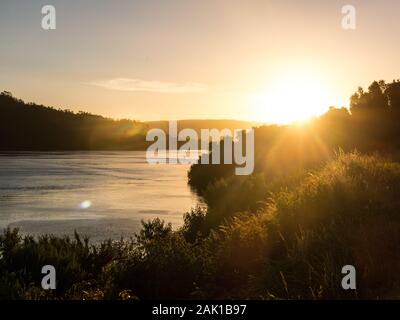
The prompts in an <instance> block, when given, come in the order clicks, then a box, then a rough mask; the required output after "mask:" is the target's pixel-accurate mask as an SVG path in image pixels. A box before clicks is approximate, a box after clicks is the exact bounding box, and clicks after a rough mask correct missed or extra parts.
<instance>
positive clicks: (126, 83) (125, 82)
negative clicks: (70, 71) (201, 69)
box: [85, 78, 207, 93]
mask: <svg viewBox="0 0 400 320" xmlns="http://www.w3.org/2000/svg"><path fill="white" fill-rule="evenodd" d="M85 84H88V85H92V86H97V87H101V88H105V89H109V90H117V91H142V92H157V93H196V92H203V91H205V90H207V86H206V85H204V84H200V83H191V82H189V83H174V82H164V81H146V80H141V79H129V78H116V79H109V80H101V81H92V82H88V83H85Z"/></svg>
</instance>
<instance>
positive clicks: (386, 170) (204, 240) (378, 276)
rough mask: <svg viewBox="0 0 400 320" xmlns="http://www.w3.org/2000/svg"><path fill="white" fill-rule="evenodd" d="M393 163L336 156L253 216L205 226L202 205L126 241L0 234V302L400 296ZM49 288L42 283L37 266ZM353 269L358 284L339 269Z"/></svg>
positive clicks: (399, 173) (146, 226) (398, 206)
mask: <svg viewBox="0 0 400 320" xmlns="http://www.w3.org/2000/svg"><path fill="white" fill-rule="evenodd" d="M399 186H400V165H399V164H397V163H394V162H390V161H386V160H384V159H381V158H379V157H377V156H362V155H360V154H357V153H350V154H338V155H337V156H336V157H335V159H333V160H331V161H329V162H328V163H326V165H324V166H323V167H322V168H320V169H318V170H315V171H313V172H312V173H308V174H307V175H306V176H305V178H304V179H302V180H301V181H300V182H293V183H292V184H290V185H287V186H286V188H284V189H281V190H280V191H278V192H273V193H271V194H270V196H269V197H268V198H267V199H266V202H265V203H264V204H263V207H262V208H261V209H259V210H258V211H257V212H252V213H250V212H242V213H238V214H235V215H232V216H231V217H230V218H229V219H226V220H225V221H224V222H223V223H221V224H220V225H219V227H217V228H213V229H212V230H211V229H209V230H207V224H205V223H204V221H206V220H207V217H208V214H209V212H207V211H205V210H202V209H200V208H197V209H194V210H193V211H192V212H191V213H188V214H186V216H185V224H184V226H183V227H182V228H181V229H180V230H177V231H173V230H172V229H171V226H169V225H166V224H164V223H163V222H162V221H160V220H154V221H151V222H144V223H143V229H142V230H141V231H140V233H139V234H137V235H136V236H135V237H134V238H132V239H130V240H129V241H120V242H111V241H106V242H104V243H103V244H101V245H100V246H97V247H96V246H92V245H90V244H89V243H88V240H87V239H80V237H79V236H78V235H76V237H75V239H68V238H64V239H60V238H56V237H51V236H43V237H40V238H39V239H37V240H35V239H33V238H32V237H26V238H21V236H19V235H18V232H17V230H6V231H5V232H4V234H3V235H2V236H1V237H0V253H1V259H0V298H2V299H4V298H11V299H39V298H40V299H47V298H52V299H135V298H140V299H150V298H151V299H153V298H184V299H186V298H199V299H202V298H213V299H214V298H246V299H247V298H255V299H325V298H338V299H339V298H371V299H375V298H400V275H399V273H398V272H397V271H398V270H399V267H400V241H399V240H400V239H399V237H400V232H399V230H400V216H399V210H400V200H399V199H400V188H399ZM45 264H51V265H54V266H55V267H56V270H57V289H56V290H54V291H51V290H50V291H44V290H42V289H41V286H40V282H41V277H42V275H41V273H40V270H41V267H42V266H43V265H45ZM346 264H352V265H354V266H356V268H357V284H358V288H357V290H356V291H351V290H350V291H345V290H343V289H342V288H341V279H342V275H341V268H342V266H344V265H346Z"/></svg>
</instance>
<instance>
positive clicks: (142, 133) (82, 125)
mask: <svg viewBox="0 0 400 320" xmlns="http://www.w3.org/2000/svg"><path fill="white" fill-rule="evenodd" d="M146 129H147V126H146V125H145V124H143V123H140V122H135V121H131V120H119V121H115V120H112V119H107V118H104V117H101V116H97V115H93V114H89V113H86V112H79V113H74V112H72V111H69V110H57V109H54V108H51V107H45V106H43V105H37V104H34V103H25V102H24V101H22V100H20V99H17V98H15V97H13V96H12V95H11V93H9V92H2V93H1V94H0V137H1V138H0V150H7V151H13V150H15V151H19V150H24V151H34V150H40V151H51V150H145V149H146V148H147V145H148V143H146V139H145V137H146Z"/></svg>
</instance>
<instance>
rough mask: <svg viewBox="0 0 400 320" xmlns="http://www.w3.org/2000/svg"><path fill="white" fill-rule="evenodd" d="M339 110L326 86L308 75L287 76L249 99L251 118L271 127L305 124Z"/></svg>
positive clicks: (339, 103) (316, 77)
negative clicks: (331, 111) (329, 111)
mask: <svg viewBox="0 0 400 320" xmlns="http://www.w3.org/2000/svg"><path fill="white" fill-rule="evenodd" d="M333 105H335V106H341V105H342V104H341V102H340V101H338V100H335V98H334V95H333V94H332V93H331V90H330V89H329V86H327V85H325V84H324V83H323V81H322V80H321V79H320V78H319V77H318V76H316V75H313V74H310V73H297V74H288V75H285V76H282V77H281V78H279V79H277V80H275V81H274V82H272V83H271V84H270V85H267V86H266V87H265V88H264V89H262V90H260V91H258V92H255V93H253V94H251V95H250V109H251V113H252V118H253V119H256V120H257V121H262V122H266V123H274V124H291V123H294V122H305V121H308V120H310V119H311V118H313V117H317V116H319V115H322V114H323V113H325V112H326V111H327V110H328V109H329V107H330V106H333Z"/></svg>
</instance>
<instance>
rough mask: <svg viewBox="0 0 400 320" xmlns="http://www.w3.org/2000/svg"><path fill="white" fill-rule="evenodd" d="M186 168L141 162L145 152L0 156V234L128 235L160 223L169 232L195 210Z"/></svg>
mask: <svg viewBox="0 0 400 320" xmlns="http://www.w3.org/2000/svg"><path fill="white" fill-rule="evenodd" d="M188 169H189V165H182V164H177V165H172V164H158V165H150V164H148V163H147V161H146V158H145V152H144V151H131V152H43V153H42V152H29V153H26V152H24V153H2V154H0V228H1V229H3V228H5V227H7V226H10V227H18V228H19V229H20V231H21V233H22V234H32V235H40V234H54V235H58V236H60V235H73V233H74V230H76V231H77V232H78V233H79V234H82V235H88V236H89V237H90V239H91V240H92V241H93V242H98V241H101V240H103V239H108V238H112V239H119V238H120V237H121V236H122V237H124V238H127V237H130V236H132V235H133V234H134V233H135V232H137V231H138V230H139V228H140V221H141V219H143V220H149V219H153V218H156V217H159V218H161V219H163V220H165V221H166V222H171V223H172V225H173V227H174V228H177V227H179V226H180V225H182V222H183V219H182V216H183V213H184V212H186V211H189V210H190V208H191V207H193V206H195V205H197V204H199V203H200V202H199V199H198V198H197V197H196V195H195V194H194V193H193V192H192V191H191V190H190V188H189V186H188V185H187V171H188Z"/></svg>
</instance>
